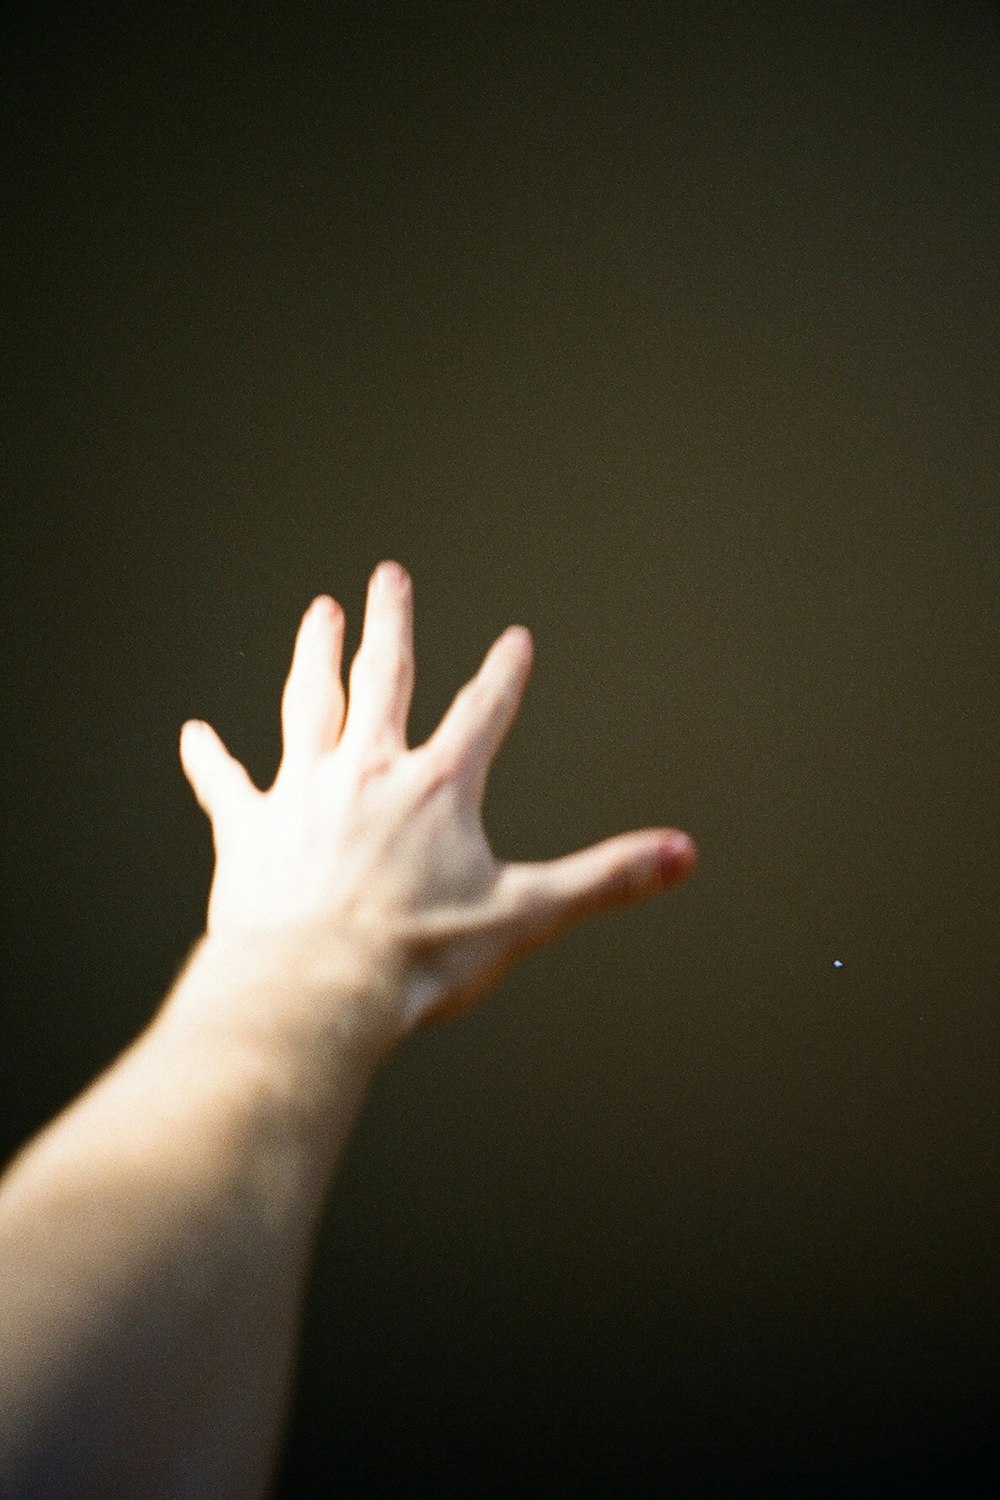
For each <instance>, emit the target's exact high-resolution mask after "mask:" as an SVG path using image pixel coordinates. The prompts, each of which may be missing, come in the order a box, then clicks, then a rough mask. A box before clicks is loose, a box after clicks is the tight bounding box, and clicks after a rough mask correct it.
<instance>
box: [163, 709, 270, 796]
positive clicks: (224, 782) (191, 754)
mask: <svg viewBox="0 0 1000 1500" xmlns="http://www.w3.org/2000/svg"><path fill="white" fill-rule="evenodd" d="M180 753H181V766H182V767H183V769H184V775H185V776H186V777H187V779H188V781H189V782H190V784H191V789H192V791H193V792H194V794H195V796H196V797H197V799H198V803H199V806H200V807H201V808H202V810H203V811H204V812H206V813H207V814H208V816H209V817H210V818H212V819H215V818H216V817H218V816H219V815H220V814H221V815H223V816H224V815H225V813H226V811H227V810H228V809H230V808H231V807H232V806H233V805H234V804H235V803H236V802H238V801H239V800H240V798H243V797H245V796H246V795H247V793H248V792H253V791H256V788H255V786H254V784H253V782H252V781H251V780H250V777H249V776H248V775H247V773H246V770H245V769H244V767H243V765H242V764H241V763H240V762H239V761H238V760H237V759H236V758H235V756H232V755H230V753H229V751H228V750H227V749H226V747H225V745H224V744H223V743H222V741H221V739H220V738H219V736H218V735H217V734H216V732H215V730H214V729H213V728H212V726H211V724H206V723H205V722H204V721H203V720H202V719H188V720H187V722H186V723H185V724H184V725H183V727H182V728H181V741H180Z"/></svg>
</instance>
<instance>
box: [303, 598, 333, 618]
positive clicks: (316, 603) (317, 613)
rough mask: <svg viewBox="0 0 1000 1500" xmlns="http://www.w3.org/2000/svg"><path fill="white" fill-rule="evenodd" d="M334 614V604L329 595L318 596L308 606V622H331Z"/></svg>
mask: <svg viewBox="0 0 1000 1500" xmlns="http://www.w3.org/2000/svg"><path fill="white" fill-rule="evenodd" d="M336 612H337V605H336V602H335V601H334V600H333V599H331V598H330V596H329V594H319V595H318V596H317V597H316V598H315V599H314V600H313V602H312V603H311V604H310V606H309V618H310V620H332V619H333V617H334V615H335V614H336Z"/></svg>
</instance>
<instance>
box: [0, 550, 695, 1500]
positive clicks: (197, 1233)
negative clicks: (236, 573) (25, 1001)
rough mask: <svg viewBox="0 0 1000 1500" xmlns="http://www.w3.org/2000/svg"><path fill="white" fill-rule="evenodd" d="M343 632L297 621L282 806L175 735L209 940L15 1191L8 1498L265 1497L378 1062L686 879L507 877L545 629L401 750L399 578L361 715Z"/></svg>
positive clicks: (10, 1233) (643, 866)
mask: <svg viewBox="0 0 1000 1500" xmlns="http://www.w3.org/2000/svg"><path fill="white" fill-rule="evenodd" d="M343 625H344V621H343V614H342V612H341V610H340V608H339V606H338V605H336V604H335V603H334V602H333V600H330V599H327V598H325V597H323V598H321V599H319V600H317V601H315V602H314V605H313V606H312V607H311V609H310V610H309V611H307V613H306V616H305V618H304V619H303V622H302V625H301V627H300V630H299V634H298V638H297V640H296V645H295V653H294V657H293V661H292V667H291V670H290V673H289V677H288V681H287V683H286V685H285V691H284V695H283V699H282V730H283V753H282V763H281V767H280V769H279V772H278V776H277V778H276V780H275V783H274V785H273V786H272V787H271V789H270V790H269V791H268V792H266V793H261V792H260V791H259V790H258V789H257V788H256V787H254V786H253V784H252V783H251V781H250V779H249V777H248V776H247V774H246V772H245V771H244V769H243V767H242V766H241V765H240V764H239V763H238V762H237V761H235V760H234V759H233V758H232V757H231V756H230V755H229V753H228V752H227V751H226V750H225V749H224V747H223V746H222V744H221V742H220V741H219V740H218V737H217V736H216V735H215V733H214V731H212V730H210V729H209V728H208V727H207V726H199V725H195V724H188V725H186V726H185V729H184V732H183V734H182V740H181V759H182V763H183V765H184V769H185V772H186V774H187V776H188V779H189V780H190V782H191V784H192V786H193V788H194V791H195V793H196V795H197V797H198V800H199V802H200V803H201V805H202V806H203V807H204V809H205V811H206V812H207V813H208V815H209V817H210V819H211V822H212V830H213V836H214V841H215V850H216V869H215V876H214V879H213V884H212V891H211V897H210V901H209V909H208V920H207V930H206V934H205V936H204V937H203V938H202V940H201V941H200V942H199V943H198V945H197V946H196V948H195V950H194V952H193V953H192V955H191V957H190V959H189V961H188V964H187V966H186V968H185V970H184V972H183V973H182V975H181V977H180V978H179V980H178V981H177V983H176V985H175V986H174V988H173V990H172V992H171V993H170V995H169V996H168V997H167V999H166V1000H165V1002H164V1004H163V1006H162V1008H161V1010H160V1012H159V1014H158V1015H157V1016H156V1018H155V1019H154V1021H153V1022H152V1024H151V1025H150V1026H149V1027H148V1029H147V1030H146V1032H145V1033H144V1034H143V1035H142V1036H141V1037H140V1038H139V1039H138V1041H137V1042H136V1043H135V1044H134V1045H133V1046H132V1047H131V1048H130V1049H129V1050H128V1051H127V1052H126V1053H125V1054H124V1055H123V1057H122V1058H120V1059H119V1060H118V1062H117V1063H116V1064H115V1065H114V1066H113V1067H112V1068H111V1069H110V1070H109V1071H108V1072H107V1073H106V1074H105V1075H104V1076H103V1077H102V1078H101V1079H99V1080H98V1081H97V1082H96V1083H95V1084H94V1085H93V1086H92V1087H91V1088H90V1089H89V1090H88V1091H87V1092H86V1093H85V1094H84V1095H83V1097H82V1098H81V1099H80V1100H78V1101H77V1102H76V1103H75V1104H74V1105H73V1106H71V1108H70V1109H69V1110H67V1111H66V1112H65V1113H64V1114H63V1115H61V1116H60V1117H59V1118H58V1119H57V1120H56V1121H55V1122H53V1124H52V1125H50V1126H49V1127H48V1129H47V1130H46V1131H44V1132H43V1133H42V1134H41V1135H40V1136H39V1137H38V1138H37V1139H36V1140H35V1141H34V1142H32V1143H31V1144H30V1145H29V1146H28V1147H27V1149H26V1150H25V1151H24V1152H22V1153H21V1155H20V1156H19V1157H18V1158H17V1159H16V1161H15V1162H14V1164H13V1165H12V1167H11V1168H10V1169H9V1171H8V1172H7V1174H6V1176H5V1178H4V1179H3V1181H2V1182H0V1496H2V1497H3V1500H8V1497H10V1500H27V1497H29V1496H32V1497H33V1496H38V1497H41V1496H45V1497H46V1500H58V1497H61V1496H64V1495H65V1496H70V1495H72V1496H73V1497H74V1500H83V1497H86V1496H91V1495H92V1496H94V1497H97V1496H100V1497H102V1500H110V1497H119V1496H120V1497H123V1500H124V1497H128V1500H146V1497H157V1500H159V1497H171V1500H173V1497H184V1500H196V1497H202V1496H204V1497H205V1500H208V1497H212V1500H219V1497H228V1496H233V1497H237V1496H239V1497H241V1500H243V1497H251V1496H259V1495H263V1494H264V1493H266V1490H267V1486H268V1482H269V1480H270V1477H271V1474H272V1471H273V1466H274V1460H275V1455H276V1450H277V1446H278V1443H279V1441H280V1438H281V1433H282V1428H283V1421H284V1417H285V1413H286V1409H287V1403H288V1396H289V1391H290V1385H291V1379H292V1371H293V1365H294V1355H295V1343H296V1332H297V1326H298V1320H299V1314H300V1309H301V1302H302V1296H303V1291H304V1286H305V1282H306V1277H307V1274H308V1268H309V1260H310V1252H311V1249H312V1245H313V1240H314V1237H315V1233H316V1227H317V1223H318V1220H319V1215H320V1212H321V1209H322V1206H323V1202H324V1198H325V1195H326V1193H327V1191H328V1188H329V1185H330V1182H331V1179H332V1177H333V1174H334V1172H335V1170H336V1167H337V1164H338V1162H339V1160H340V1157H341V1154H342V1152H343V1149H344V1146H345V1144H346V1142H347V1139H348V1136H349V1133H350V1129H351V1126H352V1123H353V1121H354V1119H355V1118H356V1116H357V1113H358V1110H359V1109H360V1107H361V1105H362V1103H363V1100H364V1097H365V1094H366V1091H367V1089H368V1087H369V1085H370V1083H371V1081H372V1079H373V1077H374V1076H375V1074H376V1072H377V1070H378V1068H379V1067H380V1065H381V1064H382V1062H383V1061H384V1060H385V1059H386V1058H387V1057H388V1056H389V1055H390V1054H391V1053H392V1051H393V1050H394V1048H395V1047H396V1046H397V1045H398V1044H399V1042H400V1041H402V1040H403V1039H404V1038H405V1037H406V1035H407V1034H408V1033H409V1032H410V1031H412V1030H413V1029H414V1028H415V1027H416V1026H418V1025H421V1024H424V1023H426V1022H434V1021H438V1020H441V1019H444V1018H446V1017H448V1016H450V1015H454V1014H456V1013H458V1012H460V1011H462V1010H465V1009H468V1008H469V1007H471V1006H472V1005H474V1004H475V1003H476V1002H477V1001H478V1000H479V999H480V997H481V996H482V995H483V994H484V993H485V992H486V991H487V990H488V989H489V988H490V987H491V986H492V985H493V984H494V983H495V982H496V981H497V979H498V978H499V977H500V976H501V975H502V974H503V973H504V972H505V971H506V970H507V969H508V968H509V967H510V966H511V965H512V964H513V963H514V962H515V961H516V960H517V959H518V958H519V957H520V956H521V955H523V954H524V953H526V952H528V951H529V950H530V949H532V948H534V947H536V946H538V945H539V944H541V943H543V942H545V941H547V940H548V939H549V938H551V937H552V936H554V935H555V934H556V933H557V932H558V931H559V930H561V929H562V928H564V927H565V926H567V925H569V923H571V922H573V921H575V920H576V919H578V918H580V917H582V916H585V915H589V914H593V913H596V912H599V911H602V910H605V909H608V908H610V907H613V906H616V905H622V904H624V903H626V902H628V901H633V900H638V899H640V898H642V897H644V896H647V895H650V894H652V893H653V892H654V891H657V890H660V889H662V888H663V887H664V886H666V885H669V884H673V883H675V882H676V881H677V880H679V879H682V878H683V877H684V875H686V874H687V873H689V872H690V870H691V869H692V868H693V865H694V861H695V852H694V848H693V845H692V844H691V841H690V840H689V839H687V838H686V837H685V836H684V835H678V834H677V833H676V832H675V831H674V830H671V829H649V830H644V831H641V832H636V833H632V834H625V835H621V836H620V837H617V838H614V839H609V840H606V841H604V842H603V843H601V844H598V845H595V846H594V847H592V848H591V849H587V850H583V851H581V852H579V853H577V854H574V855H569V856H566V857H565V858H563V859H559V860H552V861H547V862H543V863H539V864H504V863H502V862H500V861H498V860H497V859H496V858H495V856H494V855H493V853H492V851H491V850H490V848H489V845H488V842H487V840H486V837H485V834H484V832H483V828H482V822H481V816H480V809H481V805H482V799H483V793H484V789H485V784H486V778H487V775H488V773H489V769H490V765H491V763H492V761H493V758H494V757H495V755H496V753H497V751H498V750H499V748H500V746H501V744H502V743H503V740H504V738H505V737H506V734H507V732H508V730H509V728H510V726H511V724H512V722H513V720H514V717H515V715H516V713H517V709H518V706H519V704H520V700H521V695H522V693H523V690H524V686H525V683H526V681H527V677H528V672H529V670H530V663H531V640H530V637H529V635H528V633H527V632H526V631H524V630H522V629H520V628H515V629H512V630H510V631H507V632H505V633H504V635H503V636H501V637H500V639H499V640H498V641H497V642H496V643H495V644H494V646H493V647H492V648H491V650H490V651H489V653H488V654H487V656H486V659H485V661H484V662H483V665H482V667H481V668H480V670H479V672H478V673H477V675H476V677H475V678H473V679H472V681H471V682H470V683H469V684H467V685H466V687H465V688H464V689H463V690H462V692H460V693H459V694H458V696H457V697H456V699H455V701H454V703H453V704H452V706H451V708H450V709H449V711H448V713H447V714H446V715H445V718H444V719H443V720H442V722H441V724H440V725H439V727H438V729H437V730H436V731H435V733H434V734H433V735H432V736H431V738H430V739H429V740H428V741H427V742H426V743H425V744H424V745H421V746H419V747H418V748H416V749H414V750H409V749H408V748H407V745H406V721H407V716H408V710H409V703H410V697H411V694H412V685H413V648H412V588H411V584H410V580H409V578H408V576H407V575H406V573H405V572H404V571H403V570H402V569H401V568H399V567H398V565H396V564H383V565H382V566H381V567H380V568H379V569H377V570H376V572H375V574H374V575H373V577H372V581H371V584H370V586H369V594H368V602H367V607H366V614H365V625H364V632H363V637H362V642H361V646H360V648H359V650H358V654H357V656H356V658H355V660H354V663H353V666H352V669H351V674H350V707H349V711H348V708H347V703H346V699H345V694H344V690H343V687H342V682H341V650H342V642H343Z"/></svg>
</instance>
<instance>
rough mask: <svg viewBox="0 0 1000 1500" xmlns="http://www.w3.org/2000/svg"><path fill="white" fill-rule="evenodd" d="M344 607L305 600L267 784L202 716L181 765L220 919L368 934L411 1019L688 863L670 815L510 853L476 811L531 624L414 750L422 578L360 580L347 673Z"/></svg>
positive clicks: (455, 999) (383, 567) (433, 1015)
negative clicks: (358, 629)
mask: <svg viewBox="0 0 1000 1500" xmlns="http://www.w3.org/2000/svg"><path fill="white" fill-rule="evenodd" d="M343 639H344V614H343V611H342V609H341V608H340V606H339V605H338V604H337V603H336V602H335V601H334V600H333V599H330V598H328V597H327V596H325V595H324V596H321V597H319V598H317V599H315V600H314V601H313V603H312V605H311V606H310V608H309V609H308V610H307V611H306V614H305V616H304V617H303V620H302V623H301V625H300V627H299V632H298V636H297V639H296V642H295V650H294V655H293V658H292V664H291V669H290V671H289V674H288V679H287V681H286V683H285V689H284V693H283V696H282V704H281V720H282V741H283V748H282V760H281V766H280V768H279V771H278V774H277V777H276V779H275V782H274V785H273V786H272V787H271V789H270V790H269V791H267V792H261V791H260V790H259V789H258V788H257V787H256V786H255V785H254V784H253V782H252V781H251V780H250V777H249V776H248V774H247V772H246V770H245V769H244V767H243V766H242V765H241V764H240V762H239V761H238V760H236V759H234V758H233V756H231V755H230V754H229V752H228V750H227V749H226V748H225V746H224V745H223V744H222V742H221V740H220V739H219V737H218V735H217V734H216V733H215V731H214V730H213V729H211V728H210V727H209V726H208V725H207V724H202V723H200V722H199V721H189V722H188V723H186V724H185V725H184V727H183V730H182V732H181V745H180V752H181V762H182V765H183V768H184V772H185V774H186V776H187V778H188V780H189V782H190V783H191V786H192V788H193V790H194V793H195V796H196V797H197V799H198V801H199V803H200V804H201V806H202V808H203V809H204V810H205V812H206V813H207V814H208V817H209V818H210V820H211V824H212V833H213V838H214V843H215V856H216V865H215V874H214V878H213V882H212V890H211V895H210V899H209V906H208V922H207V927H208V936H209V937H212V936H213V935H222V936H225V937H239V936H241V935H244V936H247V937H251V936H252V935H254V934H259V933H268V934H275V933H287V934H288V936H289V938H290V939H291V940H294V939H295V938H296V936H297V935H298V934H300V933H302V932H303V931H308V932H310V933H316V932H320V933H322V934H327V935H329V938H330V940H331V942H333V943H336V942H338V941H351V942H360V943H361V944H362V945H363V946H364V947H365V948H366V950H367V951H369V952H370V953H371V954H372V955H373V956H374V957H375V958H376V960H377V959H378V958H379V957H380V956H381V957H382V958H383V959H384V961H385V962H386V964H387V965H389V966H391V967H392V969H393V971H394V972H396V971H398V972H400V973H402V974H403V976H404V985H403V995H402V1000H401V1009H400V1014H399V1017H398V1023H399V1032H400V1034H401V1035H402V1034H405V1032H406V1031H407V1030H409V1029H411V1028H412V1027H413V1026H415V1025H417V1024H419V1023H421V1022H423V1021H425V1020H437V1019H442V1018H444V1017H445V1016H448V1015H452V1014H455V1013H457V1012H459V1011H461V1010H464V1009H467V1008H469V1007H470V1006H471V1005H473V1004H474V1003H475V1001H476V1000H477V999H478V998H479V997H480V996H481V995H482V994H483V993H484V992H485V991H486V990H487V989H489V988H490V987H491V986H492V985H493V984H494V983H495V982H496V981H497V979H499V977H500V976H501V975H502V974H503V973H504V972H505V971H506V970H507V969H508V968H509V967H510V966H511V965H512V964H513V963H514V962H515V961H516V960H517V959H518V958H519V957H521V956H522V955H523V954H524V953H526V952H528V951H529V950H531V949H532V948H535V947H537V946H539V945H540V944H541V943H544V942H546V941H547V940H548V939H549V938H551V937H553V936H554V935H555V934H556V933H558V932H559V931H560V930H561V929H563V928H565V927H567V926H568V925H569V924H570V923H572V922H575V921H577V920H578V919H579V918H581V917H585V916H590V915H593V914H595V913H598V912H601V911H606V910H609V909H611V908H612V907H616V906H621V905H624V904H626V903H628V902H631V901H637V900H640V899H642V898H643V897H646V896H649V895H652V894H653V893H654V892H656V891H659V890H662V889H663V888H664V887H665V886H668V885H674V884H676V883H677V882H678V881H679V880H682V879H683V878H684V877H685V876H686V875H688V874H690V872H691V871H692V869H693V868H694V865H695V863H696V859H697V855H696V851H695V847H694V844H693V843H692V841H691V839H690V838H688V837H687V835H685V834H681V833H678V832H677V831H676V830H673V829H667V828H656V829H646V830H642V831H638V832H633V833H626V834H621V835H619V836H617V837H614V838H610V839H606V840H604V841H603V842H601V843H598V844H595V845H593V846H592V847H590V848H588V849H584V850H581V851H579V852H578V853H575V854H570V855H567V856H565V857H563V858H561V859H555V860H547V861H542V862H538V863H533V864H519V863H504V862H502V861H500V860H498V859H497V858H496V857H495V855H494V854H493V852H492V850H491V849H490V846H489V843H488V841H487V838H486V834H485V832H484V829H483V824H482V804H483V795H484V791H485V787H486V780H487V776H488V775H489V770H490V766H491V765H492V763H493V760H494V757H495V756H496V754H497V752H498V750H499V749H500V746H501V745H502V744H503V742H504V740H505V738H506V736H507V733H508V731H509V729H510V727H511V725H512V723H513V721H514V718H515V716H516V714H517V711H518V708H519V705H520V702H521V697H522V695H523V692H524V688H525V684H526V682H527V679H528V674H529V672H530V670H531V660H532V642H531V636H530V635H529V633H528V631H527V630H525V629H524V628H523V627H521V626H512V627H511V628H510V629H508V630H506V631H505V632H504V633H503V635H501V636H500V637H499V639H498V640H497V641H496V642H495V643H494V644H493V646H492V647H491V648H490V650H489V651H488V652H487V654H486V657H485V659H484V661H483V663H482V666H481V667H480V669H479V671H478V672H477V673H476V675H475V677H473V678H472V680H471V681H470V682H468V683H467V684H466V686H465V687H464V688H462V690H461V692H459V693H458V695H457V696H456V698H455V700H454V702H453V703H452V705H451V707H450V708H449V710H448V712H447V713H446V714H445V716H444V718H443V719H442V721H441V723H440V724H439V726H438V728H437V729H436V730H435V732H434V734H433V735H431V737H430V739H428V740H427V741H426V742H425V743H424V744H423V745H420V746H419V747H418V748H416V749H414V750H410V749H408V748H407V743H406V724H407V718H408V715H409V708H410V701H411V697H412V693H413V676H414V661H413V591H412V585H411V582H410V578H409V576H408V574H407V573H406V571H405V570H404V569H403V568H402V567H400V566H399V564H397V563H391V562H385V563H382V564H380V566H379V567H378V568H377V569H376V570H375V572H374V573H373V575H372V578H371V581H370V583H369V587H368V598H367V604H366V609H365V619H364V628H363V633H362V640H361V644H360V646H359V648H358V652H357V655H356V656H355V658H354V661H353V664H352V666H351V671H350V679H349V686H350V697H349V699H348V698H346V697H345V693H344V688H343V685H342V680H341V659H342V651H343Z"/></svg>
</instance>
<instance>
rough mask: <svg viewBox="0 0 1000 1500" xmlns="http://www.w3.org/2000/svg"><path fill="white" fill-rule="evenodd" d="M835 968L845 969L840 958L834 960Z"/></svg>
mask: <svg viewBox="0 0 1000 1500" xmlns="http://www.w3.org/2000/svg"><path fill="white" fill-rule="evenodd" d="M833 967H834V968H835V969H842V968H843V967H844V965H843V964H842V963H841V961H840V959H839V958H835V959H834V960H833Z"/></svg>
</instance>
